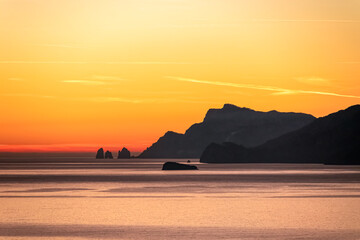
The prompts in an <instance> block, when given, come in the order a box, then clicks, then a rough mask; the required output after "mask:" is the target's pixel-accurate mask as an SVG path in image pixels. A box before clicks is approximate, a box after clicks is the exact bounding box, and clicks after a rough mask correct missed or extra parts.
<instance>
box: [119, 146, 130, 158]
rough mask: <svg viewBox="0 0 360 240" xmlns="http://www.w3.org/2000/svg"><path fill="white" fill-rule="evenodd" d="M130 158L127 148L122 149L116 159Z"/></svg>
mask: <svg viewBox="0 0 360 240" xmlns="http://www.w3.org/2000/svg"><path fill="white" fill-rule="evenodd" d="M124 158H130V151H129V150H127V148H125V147H124V148H123V149H122V150H121V151H119V152H118V159H124Z"/></svg>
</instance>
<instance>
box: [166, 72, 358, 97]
mask: <svg viewBox="0 0 360 240" xmlns="http://www.w3.org/2000/svg"><path fill="white" fill-rule="evenodd" d="M166 78H168V79H172V80H176V81H183V82H192V83H200V84H208V85H215V86H226V87H234V88H246V89H257V90H264V91H271V92H274V93H273V94H274V95H281V94H316V95H326V96H335V97H346V98H359V99H360V96H355V95H347V94H339V93H332V92H322V91H308V90H296V89H287V88H279V87H274V86H265V85H254V84H241V83H229V82H218V81H206V80H198V79H192V78H183V77H173V76H167V77H166Z"/></svg>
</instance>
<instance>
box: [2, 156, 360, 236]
mask: <svg viewBox="0 0 360 240" xmlns="http://www.w3.org/2000/svg"><path fill="white" fill-rule="evenodd" d="M188 160H190V162H191V163H190V164H193V165H196V166H197V167H198V169H199V170H189V171H162V170H161V168H162V164H163V163H164V162H166V161H176V162H181V163H186V162H187V161H188ZM0 239H30V240H31V239H58V240H60V239H61V240H63V239H64V240H65V239H66V240H69V239H134V240H143V239H156V240H159V239H171V240H178V239H204V240H212V239H341V240H343V239H360V166H327V165H321V164H204V163H200V162H199V160H198V159H137V158H134V159H123V160H121V159H107V160H103V159H102V160H101V159H94V158H93V157H89V156H86V157H81V156H74V157H71V156H66V157H63V156H32V157H27V156H25V155H21V156H17V157H9V156H5V157H0Z"/></svg>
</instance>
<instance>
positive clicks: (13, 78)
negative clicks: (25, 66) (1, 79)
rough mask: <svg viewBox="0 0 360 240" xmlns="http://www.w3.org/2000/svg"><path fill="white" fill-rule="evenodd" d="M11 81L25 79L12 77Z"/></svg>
mask: <svg viewBox="0 0 360 240" xmlns="http://www.w3.org/2000/svg"><path fill="white" fill-rule="evenodd" d="M8 80H9V81H24V79H23V78H16V77H12V78H8Z"/></svg>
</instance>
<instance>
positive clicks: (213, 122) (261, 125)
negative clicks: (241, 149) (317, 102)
mask: <svg viewBox="0 0 360 240" xmlns="http://www.w3.org/2000/svg"><path fill="white" fill-rule="evenodd" d="M314 119H315V117H313V116H311V115H309V114H303V113H282V112H277V111H270V112H259V111H254V110H251V109H249V108H240V107H237V106H234V105H231V104H225V105H224V106H223V108H221V109H210V110H209V111H208V112H207V114H206V116H205V118H204V121H203V122H201V123H196V124H194V125H192V126H191V127H190V128H189V129H188V130H187V131H186V132H185V134H180V133H175V132H167V133H166V134H165V135H164V136H162V137H161V138H159V140H158V141H157V142H156V143H154V144H153V145H152V146H151V147H149V148H147V149H146V150H145V151H144V152H143V153H142V154H140V155H139V157H140V158H199V157H200V155H201V153H202V152H203V151H204V149H205V148H206V146H208V145H209V144H210V143H212V142H214V143H222V142H233V143H236V144H241V145H243V146H246V147H254V146H258V145H260V144H263V143H265V142H266V141H268V140H270V139H273V138H276V137H278V136H281V135H283V134H285V133H288V132H291V131H294V130H296V129H299V128H301V127H303V126H305V125H307V124H309V123H310V122H312V121H313V120H314Z"/></svg>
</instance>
